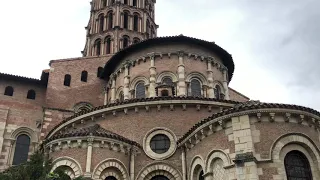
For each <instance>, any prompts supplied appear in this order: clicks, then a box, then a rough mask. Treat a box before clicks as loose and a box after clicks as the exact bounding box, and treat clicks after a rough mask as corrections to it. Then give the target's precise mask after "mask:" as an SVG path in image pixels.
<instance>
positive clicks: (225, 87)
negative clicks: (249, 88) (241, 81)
mask: <svg viewBox="0 0 320 180" xmlns="http://www.w3.org/2000/svg"><path fill="white" fill-rule="evenodd" d="M227 72H228V70H227V69H226V68H224V69H223V89H224V90H225V99H226V100H230V96H229V87H228V77H227V76H228V74H227Z"/></svg>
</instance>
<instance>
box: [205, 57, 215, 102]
mask: <svg viewBox="0 0 320 180" xmlns="http://www.w3.org/2000/svg"><path fill="white" fill-rule="evenodd" d="M207 63H208V69H207V80H208V89H207V97H208V98H214V89H213V88H214V87H213V71H212V64H211V63H212V60H211V59H210V60H208V62H207Z"/></svg>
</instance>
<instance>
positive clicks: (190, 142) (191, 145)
mask: <svg viewBox="0 0 320 180" xmlns="http://www.w3.org/2000/svg"><path fill="white" fill-rule="evenodd" d="M188 141H189V144H190V148H192V147H193V144H192V140H191V138H189V140H188Z"/></svg>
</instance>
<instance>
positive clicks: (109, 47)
mask: <svg viewBox="0 0 320 180" xmlns="http://www.w3.org/2000/svg"><path fill="white" fill-rule="evenodd" d="M104 43H105V46H106V54H110V53H111V37H110V36H107V37H106V39H105V41H104Z"/></svg>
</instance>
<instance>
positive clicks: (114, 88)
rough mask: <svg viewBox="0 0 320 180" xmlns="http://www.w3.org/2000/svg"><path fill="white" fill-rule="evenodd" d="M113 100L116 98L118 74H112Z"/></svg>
mask: <svg viewBox="0 0 320 180" xmlns="http://www.w3.org/2000/svg"><path fill="white" fill-rule="evenodd" d="M110 79H111V102H114V101H115V100H116V75H115V74H112V75H111V77H110Z"/></svg>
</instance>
